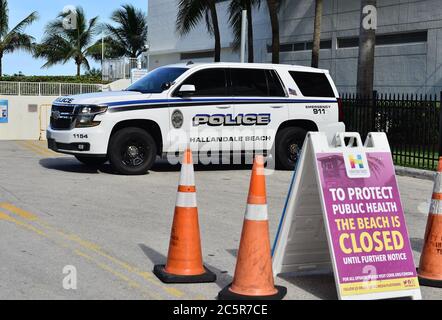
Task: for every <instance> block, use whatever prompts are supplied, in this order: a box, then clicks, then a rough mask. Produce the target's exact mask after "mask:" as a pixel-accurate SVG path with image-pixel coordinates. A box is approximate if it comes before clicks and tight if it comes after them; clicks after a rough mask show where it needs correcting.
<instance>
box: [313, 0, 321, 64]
mask: <svg viewBox="0 0 442 320" xmlns="http://www.w3.org/2000/svg"><path fill="white" fill-rule="evenodd" d="M321 23H322V0H316V1H315V28H314V31H313V50H312V67H313V68H318V67H319V50H320V49H321Z"/></svg>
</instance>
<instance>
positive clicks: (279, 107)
mask: <svg viewBox="0 0 442 320" xmlns="http://www.w3.org/2000/svg"><path fill="white" fill-rule="evenodd" d="M270 108H272V109H281V108H284V106H271V107H270Z"/></svg>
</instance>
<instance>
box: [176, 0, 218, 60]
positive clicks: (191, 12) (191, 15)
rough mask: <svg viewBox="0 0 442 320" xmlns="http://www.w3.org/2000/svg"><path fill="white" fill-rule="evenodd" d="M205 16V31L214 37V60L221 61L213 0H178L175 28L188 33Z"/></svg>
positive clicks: (181, 32) (216, 17)
mask: <svg viewBox="0 0 442 320" xmlns="http://www.w3.org/2000/svg"><path fill="white" fill-rule="evenodd" d="M203 17H205V19H206V25H207V31H208V32H209V34H211V35H213V36H214V37H215V62H219V61H221V35H220V32H219V25H218V15H217V12H216V1H215V0H179V2H178V15H177V21H176V30H177V31H178V33H179V34H180V35H185V34H187V33H189V32H190V31H191V30H192V29H193V28H195V27H196V26H197V25H198V23H199V22H200V21H201V19H202V18H203Z"/></svg>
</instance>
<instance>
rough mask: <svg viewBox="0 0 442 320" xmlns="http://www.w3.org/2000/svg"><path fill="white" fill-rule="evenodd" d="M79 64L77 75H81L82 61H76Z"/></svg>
mask: <svg viewBox="0 0 442 320" xmlns="http://www.w3.org/2000/svg"><path fill="white" fill-rule="evenodd" d="M76 64H77V77H79V76H81V63H76Z"/></svg>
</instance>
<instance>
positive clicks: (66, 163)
mask: <svg viewBox="0 0 442 320" xmlns="http://www.w3.org/2000/svg"><path fill="white" fill-rule="evenodd" d="M39 164H40V165H41V166H42V167H43V168H46V169H49V170H57V171H63V172H72V173H88V174H99V173H100V172H101V173H108V174H113V173H114V172H113V170H112V167H111V166H110V164H104V165H100V166H86V165H84V164H82V163H81V162H79V161H77V160H76V159H75V158H67V157H62V158H46V159H41V160H40V161H39Z"/></svg>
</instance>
